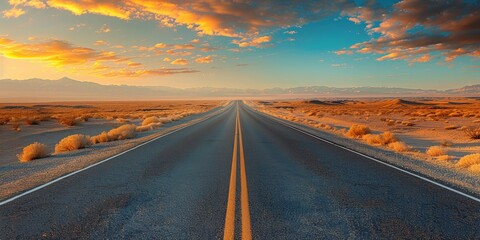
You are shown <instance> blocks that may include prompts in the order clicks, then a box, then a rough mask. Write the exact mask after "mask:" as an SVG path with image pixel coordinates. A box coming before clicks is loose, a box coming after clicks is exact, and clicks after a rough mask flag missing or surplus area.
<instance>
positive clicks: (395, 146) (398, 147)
mask: <svg viewBox="0 0 480 240" xmlns="http://www.w3.org/2000/svg"><path fill="white" fill-rule="evenodd" d="M388 148H390V149H392V150H393V151H395V152H407V151H409V150H410V147H409V146H408V145H407V144H405V143H404V142H400V141H397V142H392V143H390V144H388Z"/></svg>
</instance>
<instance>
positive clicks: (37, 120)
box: [25, 117, 40, 125]
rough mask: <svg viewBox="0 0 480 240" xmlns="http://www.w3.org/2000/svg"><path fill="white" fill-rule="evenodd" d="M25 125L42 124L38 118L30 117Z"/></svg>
mask: <svg viewBox="0 0 480 240" xmlns="http://www.w3.org/2000/svg"><path fill="white" fill-rule="evenodd" d="M25 124H27V125H38V124H40V120H39V119H37V118H33V117H30V118H27V119H25Z"/></svg>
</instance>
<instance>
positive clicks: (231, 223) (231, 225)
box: [223, 103, 252, 240]
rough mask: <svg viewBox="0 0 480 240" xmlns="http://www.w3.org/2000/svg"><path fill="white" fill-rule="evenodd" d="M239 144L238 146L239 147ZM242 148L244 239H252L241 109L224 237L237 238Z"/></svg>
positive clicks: (241, 178)
mask: <svg viewBox="0 0 480 240" xmlns="http://www.w3.org/2000/svg"><path fill="white" fill-rule="evenodd" d="M237 146H238V147H237ZM238 149H240V209H241V219H242V235H241V236H242V239H244V240H251V239H252V227H251V221H250V208H249V206H248V187H247V171H246V169H245V154H244V151H243V137H242V126H241V124H240V111H239V110H238V103H237V114H236V118H235V139H234V145H233V156H232V170H231V173H230V186H229V189H228V200H227V213H226V216H225V230H224V232H223V239H228V240H233V239H234V238H235V195H236V182H237V158H238V151H239V150H238Z"/></svg>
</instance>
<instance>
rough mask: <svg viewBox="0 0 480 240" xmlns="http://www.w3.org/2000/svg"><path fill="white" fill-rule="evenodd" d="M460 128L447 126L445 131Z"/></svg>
mask: <svg viewBox="0 0 480 240" xmlns="http://www.w3.org/2000/svg"><path fill="white" fill-rule="evenodd" d="M459 127H460V126H457V125H449V126H445V128H444V129H445V130H455V129H457V128H459Z"/></svg>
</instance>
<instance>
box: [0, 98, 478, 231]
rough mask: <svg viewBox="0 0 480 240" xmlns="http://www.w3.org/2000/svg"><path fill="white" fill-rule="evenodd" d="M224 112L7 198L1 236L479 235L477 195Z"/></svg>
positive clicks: (0, 216) (250, 113) (232, 109)
mask: <svg viewBox="0 0 480 240" xmlns="http://www.w3.org/2000/svg"><path fill="white" fill-rule="evenodd" d="M227 108H228V109H227V110H226V111H224V112H222V113H220V114H218V115H216V116H214V117H212V118H210V119H208V120H206V121H203V122H201V123H198V124H196V125H193V126H190V127H188V128H185V129H183V130H181V131H178V132H176V133H174V134H171V135H168V136H165V137H163V138H159V139H158V140H156V141H154V142H151V143H149V144H146V145H143V146H141V147H139V148H137V149H135V150H132V151H129V152H127V153H125V154H123V155H121V156H119V157H116V158H114V159H112V160H110V161H107V162H105V163H102V164H100V165H97V166H95V167H93V168H90V169H88V170H85V171H82V172H79V173H78V174H75V175H73V176H71V177H68V178H66V179H63V180H61V181H58V182H56V183H53V184H51V185H49V186H47V187H45V188H42V189H40V190H38V191H35V192H33V193H31V194H28V195H25V196H23V197H20V198H18V199H16V200H14V201H12V202H9V203H6V204H4V205H1V206H0V239H16V238H17V239H25V238H31V239H39V238H47V239H70V238H76V239H79V238H80V239H106V238H108V239H221V238H224V237H227V238H228V237H232V236H234V237H235V238H241V237H243V238H244V239H248V238H249V237H252V238H253V239H337V238H340V239H345V238H354V239H371V238H374V239H378V238H387V239H392V238H428V239H431V238H446V239H459V238H461V239H465V238H472V239H473V238H477V239H478V238H480V224H479V223H480V203H479V202H476V201H474V200H472V199H469V198H466V197H464V196H462V195H459V194H457V193H454V192H451V191H448V190H446V189H444V188H441V187H439V186H436V185H434V184H431V183H428V182H425V181H423V180H420V179H418V178H415V177H413V176H410V175H408V174H405V173H403V172H400V171H398V170H395V169H393V168H390V167H388V166H385V165H382V164H379V163H377V162H374V161H371V160H369V159H367V158H365V157H362V156H360V155H357V154H355V153H352V152H349V151H346V150H344V149H341V148H338V147H336V146H333V145H331V144H328V143H325V142H322V141H319V140H318V139H315V138H312V137H310V136H308V135H305V134H303V133H301V132H298V131H296V130H294V129H291V128H288V127H286V126H284V125H282V124H280V123H278V122H277V121H275V120H273V119H271V118H268V117H266V116H264V115H261V114H259V113H257V112H255V111H254V110H252V109H250V108H248V107H247V106H245V105H244V104H242V103H241V102H237V103H234V104H232V105H230V106H227ZM232 166H233V170H234V171H232ZM231 180H232V181H231ZM229 206H230V207H229ZM227 208H229V211H227ZM228 219H230V220H228Z"/></svg>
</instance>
